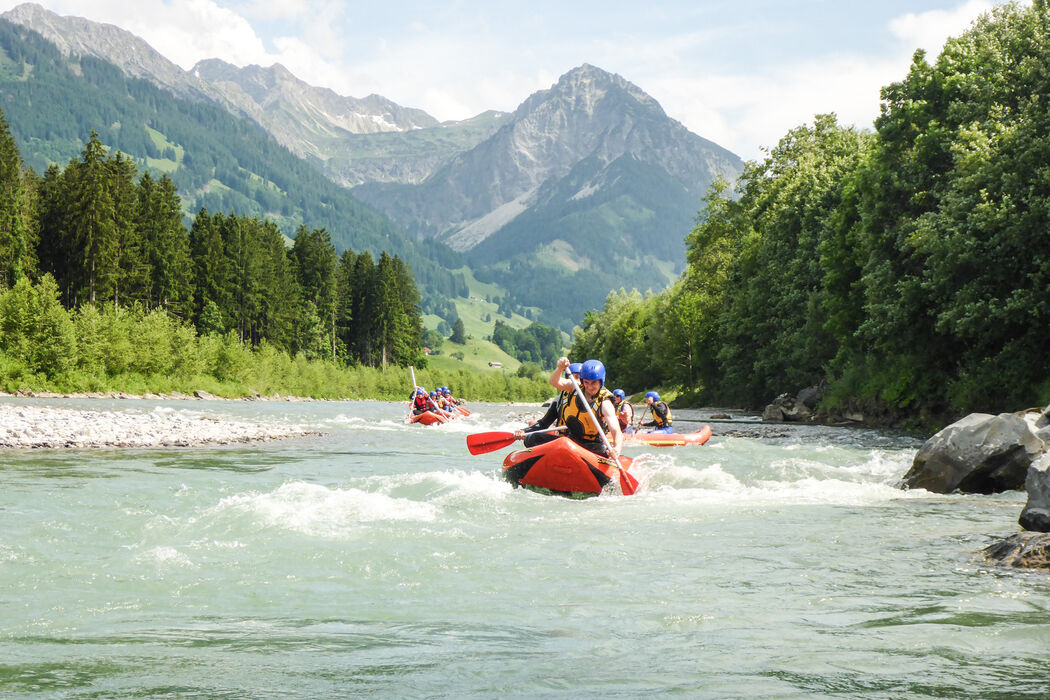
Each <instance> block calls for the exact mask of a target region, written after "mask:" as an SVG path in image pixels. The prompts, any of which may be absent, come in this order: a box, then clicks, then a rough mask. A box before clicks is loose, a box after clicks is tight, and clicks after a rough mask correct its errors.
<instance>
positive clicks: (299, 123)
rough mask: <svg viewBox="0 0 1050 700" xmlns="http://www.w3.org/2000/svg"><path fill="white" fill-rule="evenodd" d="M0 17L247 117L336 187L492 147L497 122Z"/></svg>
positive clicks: (31, 16)
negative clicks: (190, 61) (173, 57)
mask: <svg viewBox="0 0 1050 700" xmlns="http://www.w3.org/2000/svg"><path fill="white" fill-rule="evenodd" d="M0 17H2V18H4V19H6V20H8V21H11V22H14V23H16V24H19V25H22V26H24V27H27V28H29V29H32V30H34V31H36V32H38V33H39V34H40V35H41V36H43V37H44V38H45V39H47V40H48V41H50V42H52V43H53V44H55V46H57V47H58V49H59V51H61V52H62V54H63V55H64V56H66V57H69V56H71V55H80V56H94V57H96V58H99V59H102V60H104V61H106V62H108V63H112V64H113V65H115V66H117V67H118V68H120V69H121V70H122V71H123V72H124V73H125V74H126V75H128V76H131V77H135V78H142V79H144V80H148V81H149V82H151V83H153V84H154V85H157V86H158V87H161V88H163V89H165V90H167V91H169V92H171V93H172V94H174V95H176V96H178V97H182V98H185V99H189V100H193V101H205V102H211V103H213V104H216V105H218V106H220V107H222V108H223V109H225V110H226V111H228V112H229V113H230V114H232V115H234V116H237V117H245V118H248V119H250V120H252V121H253V122H255V123H256V124H258V125H259V126H260V127H261V128H262V129H263V130H265V131H266V132H267V133H269V134H270V135H271V136H273V137H274V138H275V139H276V140H277V141H278V143H280V144H282V145H283V146H285V147H287V148H288V150H290V151H291V152H292V153H294V154H295V155H297V156H299V157H301V158H305V159H307V160H309V161H310V162H311V163H313V164H314V165H315V166H316V167H318V169H320V170H321V171H322V172H323V173H325V174H326V175H328V176H329V178H330V179H332V180H334V181H335V182H337V183H339V184H341V185H345V186H348V187H349V186H353V185H359V184H361V183H364V182H374V181H377V182H391V181H393V182H419V181H422V180H423V179H424V178H426V177H427V176H428V175H430V174H431V173H432V172H433V171H434V170H435V169H437V168H438V167H440V166H441V165H442V164H443V163H444V162H445V161H447V160H448V159H449V158H450V157H451V156H453V155H455V154H456V153H459V152H461V151H464V150H467V149H469V148H471V147H473V146H474V145H476V144H477V143H479V142H480V141H482V140H483V139H485V138H487V137H488V136H489V135H491V133H492V132H493V131H495V128H496V126H497V122H498V119H499V117H500V116H501V113H498V112H486V113H484V114H482V115H479V116H478V117H475V118H474V119H470V120H466V121H458V122H457V121H453V122H445V123H440V124H439V123H438V120H437V119H435V118H434V117H432V116H430V115H429V114H427V113H426V112H424V111H423V110H421V109H413V108H408V107H402V106H400V105H398V104H396V103H394V102H393V101H391V100H388V99H386V98H385V97H382V96H380V95H369V96H368V97H364V98H355V97H345V96H342V95H339V94H337V93H335V92H334V91H332V90H329V89H328V88H319V87H314V86H312V85H309V84H307V83H306V82H304V81H302V80H300V79H299V78H297V77H295V76H294V75H292V74H291V73H290V72H289V71H288V70H287V69H286V68H285V67H284V66H282V65H280V64H274V65H272V66H270V67H268V68H263V67H261V66H255V65H253V66H247V67H244V68H238V67H237V66H234V65H231V64H229V63H226V62H224V61H220V60H218V59H207V60H204V61H200V62H198V63H197V65H195V66H194V67H193V68H192V69H191V70H189V71H184V70H183V69H182V68H180V67H179V66H178V65H176V64H174V63H172V62H171V61H169V60H168V59H166V58H165V57H164V56H162V55H161V54H160V53H158V52H157V51H155V50H154V49H153V48H152V47H150V46H149V44H147V43H146V42H145V41H143V40H142V39H140V38H139V37H137V36H135V35H134V34H132V33H130V32H128V31H125V30H123V29H121V28H119V27H115V26H113V25H111V24H101V23H97V22H92V21H89V20H86V19H83V18H79V17H63V16H60V15H57V14H54V13H53V12H50V11H48V10H46V9H44V8H43V7H40V6H39V5H36V4H32V3H26V4H22V5H19V6H17V7H15V8H14V9H12V10H9V11H8V12H5V13H3V14H2V15H0Z"/></svg>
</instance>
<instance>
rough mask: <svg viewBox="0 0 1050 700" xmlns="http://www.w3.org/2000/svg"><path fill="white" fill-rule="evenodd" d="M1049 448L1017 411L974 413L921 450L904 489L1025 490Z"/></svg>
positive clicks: (948, 428)
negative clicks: (1035, 462) (1032, 466)
mask: <svg viewBox="0 0 1050 700" xmlns="http://www.w3.org/2000/svg"><path fill="white" fill-rule="evenodd" d="M1044 450H1045V444H1044V443H1043V441H1042V440H1040V439H1039V438H1038V437H1036V435H1035V434H1034V433H1033V432H1032V429H1031V428H1030V427H1029V425H1028V423H1027V422H1026V421H1025V419H1024V418H1022V417H1021V416H1019V415H1017V414H1015V413H1001V414H999V415H998V416H993V415H990V414H987V413H971V414H970V415H968V416H966V417H965V418H963V419H962V420H959V421H956V422H955V423H952V424H951V425H949V426H948V427H947V428H945V429H944V430H942V431H940V432H939V433H937V434H936V435H934V436H933V437H931V438H930V439H929V440H927V441H926V444H924V445H923V446H922V448H921V449H920V450H919V452H918V454H916V455H915V460H914V462H913V463H912V466H911V469H909V470H908V473H907V474H905V475H904V486H905V487H906V488H913V489H926V490H927V491H933V492H934V493H951V492H952V491H961V492H963V493H999V492H1001V491H1010V490H1015V489H1020V488H1021V486H1022V484H1024V480H1025V476H1026V474H1027V472H1028V466H1029V465H1030V464H1031V463H1032V461H1033V460H1035V459H1036V458H1038V457H1039V456H1040V455H1041V454H1042V453H1043V451H1044Z"/></svg>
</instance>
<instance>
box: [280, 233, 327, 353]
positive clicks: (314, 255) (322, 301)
mask: <svg viewBox="0 0 1050 700" xmlns="http://www.w3.org/2000/svg"><path fill="white" fill-rule="evenodd" d="M291 255H292V258H293V259H294V260H295V269H296V276H297V278H298V280H299V286H300V287H301V289H302V294H303V299H304V301H308V302H310V303H311V304H313V307H314V312H315V313H316V314H317V316H318V318H319V319H320V320H321V324H322V326H323V328H324V329H325V335H326V337H328V338H329V345H330V351H329V353H328V357H335V340H336V336H335V325H336V315H337V310H336V306H337V304H336V265H337V259H336V255H335V246H333V245H332V240H331V237H330V236H329V235H328V232H327V231H326V230H324V229H314V230H312V231H307V229H306V226H300V227H299V230H298V232H297V233H296V235H295V242H294V244H293V245H292V250H291Z"/></svg>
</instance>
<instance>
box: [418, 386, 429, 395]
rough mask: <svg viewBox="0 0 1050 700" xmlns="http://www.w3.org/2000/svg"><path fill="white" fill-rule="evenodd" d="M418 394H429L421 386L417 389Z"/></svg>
mask: <svg viewBox="0 0 1050 700" xmlns="http://www.w3.org/2000/svg"><path fill="white" fill-rule="evenodd" d="M416 393H417V394H425V393H427V390H426V389H424V388H423V387H421V386H417V387H416Z"/></svg>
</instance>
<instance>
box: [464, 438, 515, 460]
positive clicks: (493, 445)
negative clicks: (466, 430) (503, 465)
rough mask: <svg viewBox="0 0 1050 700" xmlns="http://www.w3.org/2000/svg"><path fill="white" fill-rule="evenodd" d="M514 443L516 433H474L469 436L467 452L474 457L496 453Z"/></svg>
mask: <svg viewBox="0 0 1050 700" xmlns="http://www.w3.org/2000/svg"><path fill="white" fill-rule="evenodd" d="M512 442H514V433H474V434H473V435H468V436H467V451H468V452H470V454H472V455H482V454H485V453H486V452H494V451H496V450H498V449H500V448H501V447H506V446H507V445H509V444H511V443H512Z"/></svg>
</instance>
